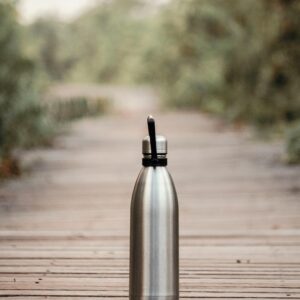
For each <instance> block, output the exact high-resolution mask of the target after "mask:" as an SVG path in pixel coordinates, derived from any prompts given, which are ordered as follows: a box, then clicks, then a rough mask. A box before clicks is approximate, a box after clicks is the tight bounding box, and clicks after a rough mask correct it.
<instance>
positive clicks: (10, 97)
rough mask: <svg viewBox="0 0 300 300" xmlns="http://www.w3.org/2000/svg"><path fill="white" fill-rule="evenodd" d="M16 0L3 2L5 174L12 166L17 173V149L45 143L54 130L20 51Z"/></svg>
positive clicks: (1, 155) (0, 99) (0, 73)
mask: <svg viewBox="0 0 300 300" xmlns="http://www.w3.org/2000/svg"><path fill="white" fill-rule="evenodd" d="M13 3H14V2H12V1H9V0H7V1H1V2H0V173H1V170H5V172H3V173H5V174H4V175H8V173H9V170H10V169H11V170H12V172H13V173H17V172H15V171H14V170H16V169H17V167H16V158H15V157H14V152H15V149H19V148H24V147H31V146H36V145H38V144H41V143H44V142H46V141H48V138H49V136H50V134H51V133H52V132H53V131H52V127H51V126H50V119H49V118H48V117H47V115H46V114H45V113H44V111H43V109H42V107H41V105H40V104H39V102H38V100H37V99H38V98H37V93H36V91H35V89H34V86H33V78H34V76H35V74H34V64H33V62H32V61H31V60H29V59H28V58H26V57H25V56H24V54H23V53H22V51H21V37H20V34H21V33H20V27H19V25H18V23H17V20H16V17H17V14H16V10H15V6H14V4H13ZM3 166H4V168H3ZM0 176H1V174H0Z"/></svg>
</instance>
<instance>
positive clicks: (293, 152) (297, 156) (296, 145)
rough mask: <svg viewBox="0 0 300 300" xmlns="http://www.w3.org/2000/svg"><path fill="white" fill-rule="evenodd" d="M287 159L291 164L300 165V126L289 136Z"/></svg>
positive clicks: (289, 132)
mask: <svg viewBox="0 0 300 300" xmlns="http://www.w3.org/2000/svg"><path fill="white" fill-rule="evenodd" d="M286 145H287V149H286V150H287V159H288V162H289V163H292V164H294V163H300V124H298V126H296V127H294V128H293V129H290V130H289V131H288V134H287V141H286Z"/></svg>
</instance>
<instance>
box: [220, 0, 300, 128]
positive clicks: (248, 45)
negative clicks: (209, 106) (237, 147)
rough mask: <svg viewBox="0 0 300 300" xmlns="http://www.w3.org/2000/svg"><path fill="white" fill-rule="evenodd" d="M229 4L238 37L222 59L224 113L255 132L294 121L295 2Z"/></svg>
mask: <svg viewBox="0 0 300 300" xmlns="http://www.w3.org/2000/svg"><path fill="white" fill-rule="evenodd" d="M233 3H235V4H238V5H235V6H234V10H231V14H230V15H231V18H233V19H234V20H236V23H237V25H238V26H239V28H240V32H241V34H240V36H239V38H238V39H236V41H235V43H233V45H232V49H231V51H230V52H228V53H227V55H226V56H225V61H226V68H225V74H224V77H225V84H224V88H223V95H224V98H225V103H226V105H225V106H226V108H227V112H229V114H231V117H232V118H238V119H244V120H247V121H250V122H253V123H255V124H257V125H259V126H273V125H276V124H279V123H289V122H290V121H294V120H295V119H299V117H300V93H299V81H300V18H299V15H300V2H299V1H293V0H274V1H267V0H264V1H261V0H254V1H243V3H241V2H237V3H236V2H233Z"/></svg>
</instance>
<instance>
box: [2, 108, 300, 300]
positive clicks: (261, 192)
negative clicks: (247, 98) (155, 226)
mask: <svg viewBox="0 0 300 300" xmlns="http://www.w3.org/2000/svg"><path fill="white" fill-rule="evenodd" d="M155 116H156V119H157V124H158V132H159V133H163V134H165V135H166V136H167V137H168V140H169V151H170V153H169V170H170V172H171V174H172V175H173V178H174V181H175V184H176V187H177V191H178V196H179V202H180V290H181V298H183V299H202V298H205V299H300V168H299V167H288V166H286V165H284V164H283V163H282V152H283V148H282V144H281V143H280V142H276V141H275V142H274V141H273V142H270V141H269V142H264V141H258V140H255V139H253V135H252V134H251V133H250V132H248V131H247V130H239V131H237V130H235V129H234V128H232V127H228V126H227V125H224V124H223V123H222V122H220V121H218V120H215V119H213V118H211V117H208V116H205V115H201V114H198V113H192V112H180V113H178V112H177V113H176V112H172V113H157V114H155ZM145 118H146V115H145V114H137V113H127V114H124V113H123V114H115V115H108V116H104V117H101V118H99V119H85V120H81V121H78V122H76V123H74V124H73V125H72V127H71V129H70V133H69V134H67V135H63V136H61V137H59V138H58V139H57V141H56V143H55V146H54V147H53V148H51V149H44V150H36V151H30V152H28V153H27V154H26V155H25V156H24V159H25V164H26V165H27V166H28V165H29V166H30V169H29V170H28V171H27V172H28V174H25V175H24V176H23V177H21V178H19V179H16V180H11V181H7V182H5V183H4V184H2V186H1V191H0V228H1V230H0V298H1V299H5V298H9V299H12V300H14V299H18V300H20V299H26V300H28V299H36V300H39V299H51V300H56V299H79V298H80V299H91V298H95V299H96V298H97V299H102V300H105V299H112V298H113V299H115V300H121V299H127V298H128V297H127V295H128V250H129V207H130V197H131V192H132V188H133V184H134V181H135V179H136V177H137V174H138V172H139V169H140V168H141V140H142V138H143V136H144V135H145V132H146V124H145Z"/></svg>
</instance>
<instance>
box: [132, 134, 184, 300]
mask: <svg viewBox="0 0 300 300" xmlns="http://www.w3.org/2000/svg"><path fill="white" fill-rule="evenodd" d="M160 138H163V137H160ZM147 139H148V140H149V138H146V140H147ZM163 139H164V138H163ZM164 142H165V150H166V140H165V141H162V144H160V146H162V147H161V149H162V150H161V151H160V150H159V147H158V153H157V154H158V159H164V158H165V157H166V151H165V153H162V151H164V145H163V143H164ZM145 148H147V142H145V139H144V141H143V149H144V151H143V152H144V157H146V158H147V157H149V155H150V154H149V151H148V153H145ZM149 149H150V148H149ZM178 247H179V245H178V201H177V195H176V190H175V187H174V183H173V181H172V178H171V176H170V174H169V172H168V170H167V168H166V166H164V165H161V166H160V165H158V166H152V165H149V166H148V165H147V164H146V166H144V167H143V168H142V170H141V172H140V174H139V176H138V178H137V181H136V183H135V187H134V190H133V195H132V200H131V223H130V287H129V293H130V300H178V299H179V265H178V264H179V253H178V252H179V251H178Z"/></svg>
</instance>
